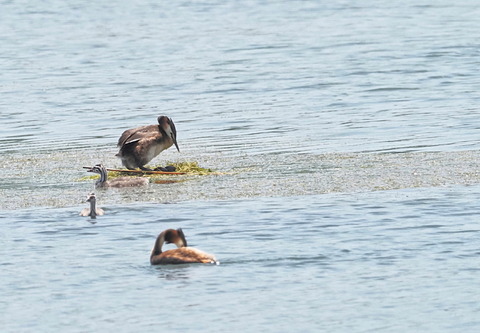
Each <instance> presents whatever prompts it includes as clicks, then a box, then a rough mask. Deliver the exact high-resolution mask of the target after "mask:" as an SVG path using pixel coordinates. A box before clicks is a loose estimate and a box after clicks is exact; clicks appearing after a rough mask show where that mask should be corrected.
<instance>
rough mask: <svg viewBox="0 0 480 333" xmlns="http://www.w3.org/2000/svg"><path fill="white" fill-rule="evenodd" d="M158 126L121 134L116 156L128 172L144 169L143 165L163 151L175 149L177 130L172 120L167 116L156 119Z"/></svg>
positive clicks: (143, 127)
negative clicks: (173, 146) (172, 147)
mask: <svg viewBox="0 0 480 333" xmlns="http://www.w3.org/2000/svg"><path fill="white" fill-rule="evenodd" d="M157 121H158V125H147V126H141V127H136V128H132V129H129V130H126V131H125V132H123V133H122V135H121V136H120V138H119V139H118V143H117V146H118V147H120V151H119V152H118V154H117V155H116V156H117V157H119V158H120V159H121V160H122V164H123V165H124V166H125V167H126V168H127V169H130V170H133V169H136V168H140V169H142V170H147V171H151V170H150V169H148V168H145V164H147V163H148V162H150V161H151V160H153V159H154V158H155V157H157V156H158V154H160V153H161V152H162V151H164V150H165V149H168V148H170V147H171V146H172V145H175V147H177V150H178V151H179V152H180V149H179V148H178V144H177V130H176V128H175V124H174V123H173V121H172V119H170V118H168V117H167V116H160V117H158V118H157Z"/></svg>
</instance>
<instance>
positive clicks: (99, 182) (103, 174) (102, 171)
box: [96, 168, 108, 186]
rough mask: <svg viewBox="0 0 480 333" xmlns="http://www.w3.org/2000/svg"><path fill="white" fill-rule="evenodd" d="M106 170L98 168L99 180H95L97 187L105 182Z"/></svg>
mask: <svg viewBox="0 0 480 333" xmlns="http://www.w3.org/2000/svg"><path fill="white" fill-rule="evenodd" d="M107 177H108V176H107V170H106V169H105V168H100V179H99V180H97V183H96V184H97V185H100V186H101V185H103V184H105V182H106V181H107Z"/></svg>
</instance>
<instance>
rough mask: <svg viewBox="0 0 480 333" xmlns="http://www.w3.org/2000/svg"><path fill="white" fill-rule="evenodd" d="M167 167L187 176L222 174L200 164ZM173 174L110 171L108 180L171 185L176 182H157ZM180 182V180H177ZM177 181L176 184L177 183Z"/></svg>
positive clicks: (93, 176)
mask: <svg viewBox="0 0 480 333" xmlns="http://www.w3.org/2000/svg"><path fill="white" fill-rule="evenodd" d="M166 165H168V166H173V167H175V172H178V173H182V174H183V175H187V176H192V175H194V176H205V175H219V174H221V173H219V172H216V171H213V170H212V169H206V168H202V167H201V166H199V165H198V162H168V163H167V164H166ZM146 167H147V168H149V169H152V170H154V169H155V168H158V167H160V165H153V166H152V165H148V166H146ZM171 176H172V175H171V174H148V173H141V172H138V173H136V174H131V173H130V174H129V173H128V170H125V172H124V171H108V178H116V177H148V178H151V179H153V180H154V182H155V183H164V182H165V183H169V182H174V181H161V182H160V181H156V179H165V178H166V177H171ZM98 178H100V175H97V174H93V175H89V176H85V177H82V178H80V179H78V181H87V180H94V179H98ZM177 181H178V180H177ZM177 181H175V182H177Z"/></svg>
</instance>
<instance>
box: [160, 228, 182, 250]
mask: <svg viewBox="0 0 480 333" xmlns="http://www.w3.org/2000/svg"><path fill="white" fill-rule="evenodd" d="M164 233H165V238H164V239H165V243H167V244H175V245H176V246H177V247H186V246H187V240H186V239H185V235H184V233H183V231H182V229H180V228H178V229H177V230H175V229H167V230H165V231H164Z"/></svg>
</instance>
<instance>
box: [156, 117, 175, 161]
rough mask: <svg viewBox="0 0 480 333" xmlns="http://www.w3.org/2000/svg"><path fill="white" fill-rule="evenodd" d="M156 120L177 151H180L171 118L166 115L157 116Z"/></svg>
mask: <svg viewBox="0 0 480 333" xmlns="http://www.w3.org/2000/svg"><path fill="white" fill-rule="evenodd" d="M157 120H158V124H159V126H160V128H161V129H162V130H163V131H164V132H165V133H166V134H167V136H168V137H169V138H170V139H172V141H173V144H174V145H175V147H176V148H177V150H178V152H180V148H178V143H177V129H176V128H175V124H174V123H173V120H172V119H171V118H168V117H167V116H159V117H158V118H157Z"/></svg>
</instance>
